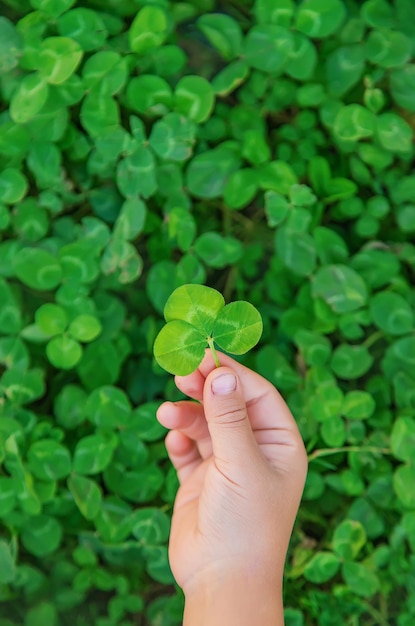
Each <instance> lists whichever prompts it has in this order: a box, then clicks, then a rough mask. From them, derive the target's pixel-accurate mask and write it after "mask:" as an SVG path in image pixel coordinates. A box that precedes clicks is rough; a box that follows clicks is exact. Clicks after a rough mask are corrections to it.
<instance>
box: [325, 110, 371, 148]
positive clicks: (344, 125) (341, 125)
mask: <svg viewBox="0 0 415 626" xmlns="http://www.w3.org/2000/svg"><path fill="white" fill-rule="evenodd" d="M374 130H375V116H374V115H373V113H372V112H371V111H368V109H365V107H363V106H361V105H360V104H349V105H347V106H345V107H342V108H341V109H340V110H339V112H338V113H337V115H336V118H335V120H334V125H333V133H334V136H335V138H336V139H338V140H339V141H359V140H360V139H364V138H366V137H371V136H372V135H373V133H374Z"/></svg>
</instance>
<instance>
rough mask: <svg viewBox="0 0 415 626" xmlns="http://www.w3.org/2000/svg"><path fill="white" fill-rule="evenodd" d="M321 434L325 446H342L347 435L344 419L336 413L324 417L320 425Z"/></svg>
mask: <svg viewBox="0 0 415 626" xmlns="http://www.w3.org/2000/svg"><path fill="white" fill-rule="evenodd" d="M321 436H322V438H323V441H324V443H325V444H326V446H328V447H330V448H338V447H341V446H343V445H344V443H345V441H346V437H347V432H346V424H345V423H344V420H343V419H342V418H341V417H339V416H338V415H332V416H331V417H329V418H328V419H325V420H324V421H323V423H322V425H321Z"/></svg>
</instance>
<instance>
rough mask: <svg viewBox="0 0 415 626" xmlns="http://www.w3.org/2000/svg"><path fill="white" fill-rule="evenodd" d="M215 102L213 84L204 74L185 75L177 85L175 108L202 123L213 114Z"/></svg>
mask: <svg viewBox="0 0 415 626" xmlns="http://www.w3.org/2000/svg"><path fill="white" fill-rule="evenodd" d="M214 104H215V92H214V90H213V87H212V85H211V84H210V83H209V81H207V80H206V78H203V77H202V76H184V77H183V78H182V79H180V80H179V82H178V83H177V85H176V89H175V92H174V108H175V109H176V110H177V111H178V112H179V113H181V114H182V115H185V116H186V117H188V118H190V119H191V120H193V121H194V122H196V123H198V124H200V123H201V122H205V121H206V120H207V119H208V118H209V117H210V115H211V113H212V110H213V107H214Z"/></svg>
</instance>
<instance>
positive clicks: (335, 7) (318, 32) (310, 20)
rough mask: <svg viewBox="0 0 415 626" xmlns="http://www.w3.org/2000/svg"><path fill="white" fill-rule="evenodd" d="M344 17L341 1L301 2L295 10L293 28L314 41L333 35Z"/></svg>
mask: <svg viewBox="0 0 415 626" xmlns="http://www.w3.org/2000/svg"><path fill="white" fill-rule="evenodd" d="M345 16H346V8H345V6H344V4H343V2H341V0H303V2H302V3H301V4H300V6H299V7H298V10H297V15H296V20H295V27H296V29H297V30H299V31H300V32H302V33H304V34H305V35H308V37H313V38H316V39H323V38H325V37H328V36H329V35H332V34H333V33H335V32H336V31H337V30H338V29H339V28H340V26H341V24H342V22H343V20H344V18H345Z"/></svg>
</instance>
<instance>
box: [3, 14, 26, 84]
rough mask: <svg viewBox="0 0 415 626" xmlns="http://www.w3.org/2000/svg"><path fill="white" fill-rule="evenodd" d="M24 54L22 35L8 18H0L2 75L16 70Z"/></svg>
mask: <svg viewBox="0 0 415 626" xmlns="http://www.w3.org/2000/svg"><path fill="white" fill-rule="evenodd" d="M22 52H23V39H22V36H21V34H20V33H19V31H18V30H17V29H16V27H15V25H14V24H13V22H11V21H10V20H9V19H7V17H0V74H6V72H10V70H12V69H13V68H15V67H16V65H17V64H18V62H19V57H20V56H21V54H22Z"/></svg>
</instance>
